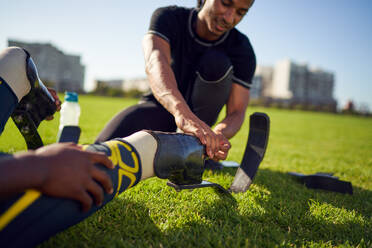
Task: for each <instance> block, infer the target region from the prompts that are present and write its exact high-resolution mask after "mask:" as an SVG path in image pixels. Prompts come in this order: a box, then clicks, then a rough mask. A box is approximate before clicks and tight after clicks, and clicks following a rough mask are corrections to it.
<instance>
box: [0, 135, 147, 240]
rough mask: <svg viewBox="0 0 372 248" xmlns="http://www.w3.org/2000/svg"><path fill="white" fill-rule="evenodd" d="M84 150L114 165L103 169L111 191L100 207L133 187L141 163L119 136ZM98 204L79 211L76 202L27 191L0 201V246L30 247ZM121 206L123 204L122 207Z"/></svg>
mask: <svg viewBox="0 0 372 248" xmlns="http://www.w3.org/2000/svg"><path fill="white" fill-rule="evenodd" d="M85 149H86V150H90V151H98V152H104V153H105V154H107V155H108V156H109V159H110V160H111V161H112V162H113V164H114V165H115V168H114V169H107V168H106V167H104V166H103V165H100V164H96V166H97V167H99V168H100V169H102V170H103V171H105V172H106V173H107V174H108V175H109V176H110V178H111V181H112V183H113V189H114V193H113V194H106V193H105V195H104V201H103V204H102V206H104V205H105V204H107V203H108V202H110V201H111V200H112V199H113V198H114V197H115V196H117V195H118V194H120V193H121V192H123V191H124V190H126V189H128V188H131V187H133V186H135V185H136V184H137V183H138V182H139V181H140V178H141V171H142V165H141V160H140V158H139V155H138V153H137V151H136V150H135V148H134V147H133V146H132V145H130V144H129V143H127V142H126V141H124V140H123V139H117V140H111V141H108V142H106V143H104V144H95V145H89V146H86V147H85ZM102 206H100V207H99V206H96V205H93V206H92V208H91V209H90V210H89V211H88V212H85V213H84V212H82V211H81V208H80V204H79V202H77V201H73V200H68V199H61V198H54V197H49V196H45V195H41V194H40V192H38V191H35V190H28V191H26V192H25V193H22V194H20V195H18V196H15V197H13V198H12V199H9V200H6V201H1V202H0V245H1V247H32V246H35V245H37V244H39V243H41V242H42V241H44V240H46V239H48V238H49V237H50V236H52V235H54V234H56V233H58V232H60V231H62V230H65V229H66V228H68V227H70V226H72V225H74V224H76V223H78V222H80V221H82V220H83V219H85V218H87V217H88V216H90V215H91V214H93V213H94V212H96V211H97V210H99V209H100V208H102ZM123 207H125V206H123Z"/></svg>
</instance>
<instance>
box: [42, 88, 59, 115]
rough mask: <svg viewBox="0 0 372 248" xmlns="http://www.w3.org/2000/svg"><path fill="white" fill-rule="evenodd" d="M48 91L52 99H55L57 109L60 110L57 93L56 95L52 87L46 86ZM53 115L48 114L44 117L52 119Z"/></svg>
mask: <svg viewBox="0 0 372 248" xmlns="http://www.w3.org/2000/svg"><path fill="white" fill-rule="evenodd" d="M48 91H49V93H50V94H51V95H52V96H53V98H54V100H55V103H56V106H57V111H60V110H61V101H60V100H59V97H58V95H57V92H56V91H55V90H54V89H52V88H48ZM53 118H54V117H53V115H52V116H48V117H46V118H45V119H46V120H47V121H50V120H53Z"/></svg>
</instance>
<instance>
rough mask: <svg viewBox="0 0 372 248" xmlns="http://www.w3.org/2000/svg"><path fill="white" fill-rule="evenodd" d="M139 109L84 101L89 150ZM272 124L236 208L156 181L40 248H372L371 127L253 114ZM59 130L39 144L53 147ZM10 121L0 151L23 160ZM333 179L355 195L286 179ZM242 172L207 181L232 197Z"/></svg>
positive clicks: (336, 119) (279, 113)
mask: <svg viewBox="0 0 372 248" xmlns="http://www.w3.org/2000/svg"><path fill="white" fill-rule="evenodd" d="M135 102H136V100H128V99H113V98H103V97H93V96H82V97H81V98H80V104H81V108H82V114H81V128H82V136H81V139H80V142H81V143H89V142H93V141H94V139H95V137H96V135H97V134H98V133H99V131H100V130H101V129H102V128H103V126H104V124H105V123H106V122H107V121H108V120H109V119H110V118H111V117H112V116H113V115H114V114H115V113H117V112H118V111H120V110H121V109H122V108H124V107H126V106H129V105H131V104H134V103H135ZM256 111H258V112H266V113H267V114H268V115H269V116H270V118H271V133H270V141H269V146H268V150H267V153H266V156H265V159H264V161H263V162H262V164H261V166H260V169H259V171H258V173H257V175H256V178H255V181H254V184H253V185H252V186H251V188H250V190H249V191H248V192H246V193H243V194H234V195H233V197H234V198H235V200H236V201H234V200H231V199H229V198H227V197H221V196H219V195H217V194H216V193H215V192H214V191H213V190H212V189H197V190H194V191H182V192H179V193H177V192H176V191H174V190H173V189H172V188H170V187H168V186H166V181H165V180H160V179H157V178H153V179H149V180H146V181H144V182H141V183H140V184H139V185H137V186H136V187H134V188H132V189H130V190H128V191H126V192H124V193H123V194H121V195H120V196H119V197H118V198H117V199H115V200H113V201H112V202H110V203H109V204H107V205H106V206H105V207H104V208H103V209H102V210H101V211H99V212H98V213H96V214H94V215H93V216H91V217H90V218H88V219H87V220H85V221H83V222H81V223H80V224H78V225H76V226H74V227H72V228H69V229H68V230H66V231H64V232H62V233H60V234H58V235H57V236H55V237H53V238H51V239H50V240H49V241H47V242H45V243H44V244H42V247H275V246H280V247H281V246H283V247H335V246H336V247H372V182H371V179H372V118H369V119H367V118H363V117H353V116H341V115H335V114H325V113H314V112H301V111H287V110H278V109H265V108H251V107H250V108H249V109H248V111H247V117H248V116H249V115H250V114H252V113H253V112H256ZM58 118H59V116H58V114H57V115H56V120H54V121H51V122H44V123H42V125H41V126H40V128H39V130H40V134H41V136H42V137H43V139H44V141H45V143H53V142H55V139H56V135H57V127H58V121H57V120H58ZM247 133H248V118H246V122H245V123H244V126H243V127H242V129H241V131H240V132H239V133H238V135H236V136H235V137H234V138H233V139H232V141H231V143H232V146H233V148H232V150H231V152H230V155H229V157H228V160H235V161H238V162H240V160H241V156H242V153H243V151H244V147H245V143H246V139H247ZM24 149H25V144H24V141H23V139H22V137H21V135H20V134H19V133H18V131H17V130H16V128H15V126H14V125H13V123H12V121H9V123H8V124H7V126H6V129H5V131H4V133H3V135H2V136H1V137H0V150H1V151H5V152H15V151H19V150H24ZM289 171H296V172H301V173H315V172H333V173H335V176H338V177H340V179H342V180H346V181H350V182H352V184H353V189H354V194H353V195H344V194H339V193H330V192H325V191H320V190H311V189H307V188H306V187H305V186H303V185H301V184H299V183H297V181H296V180H294V179H293V178H292V177H290V176H289V175H287V172H289ZM234 175H235V170H234V169H225V170H222V171H220V172H210V171H206V172H205V174H204V177H205V179H207V180H210V181H212V182H216V183H219V184H221V185H223V186H224V187H228V186H229V185H230V184H231V183H232V180H233V177H234Z"/></svg>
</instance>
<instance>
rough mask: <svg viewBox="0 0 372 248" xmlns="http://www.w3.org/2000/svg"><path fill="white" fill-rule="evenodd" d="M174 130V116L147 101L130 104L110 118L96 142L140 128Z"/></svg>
mask: <svg viewBox="0 0 372 248" xmlns="http://www.w3.org/2000/svg"><path fill="white" fill-rule="evenodd" d="M143 129H147V130H155V131H163V132H174V131H176V129H177V126H176V124H175V121H174V117H173V116H172V115H171V114H170V113H169V112H168V111H167V110H165V109H164V108H163V107H162V106H160V105H159V104H156V103H154V102H151V101H148V102H144V103H140V104H137V105H134V106H131V107H129V108H127V109H125V110H123V111H122V112H120V113H119V114H117V115H116V116H115V117H114V118H112V119H111V120H110V121H109V122H108V123H107V124H106V126H105V127H104V129H103V130H102V131H101V133H100V134H99V135H98V137H97V139H96V142H104V141H106V140H111V139H114V138H117V137H127V136H129V135H131V134H133V133H135V132H138V131H140V130H143Z"/></svg>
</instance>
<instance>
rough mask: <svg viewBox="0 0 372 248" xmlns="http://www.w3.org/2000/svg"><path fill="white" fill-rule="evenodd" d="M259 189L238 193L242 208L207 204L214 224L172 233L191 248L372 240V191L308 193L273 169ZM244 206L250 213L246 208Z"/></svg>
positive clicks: (260, 177) (261, 177)
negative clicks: (180, 233)
mask: <svg viewBox="0 0 372 248" xmlns="http://www.w3.org/2000/svg"><path fill="white" fill-rule="evenodd" d="M235 171H236V169H231V168H228V169H224V170H222V171H216V172H214V174H216V175H219V174H229V175H231V176H234V175H235ZM254 185H255V186H252V188H253V189H252V188H251V190H250V192H247V193H244V194H234V197H235V198H236V199H237V200H238V205H231V202H228V201H226V199H221V200H220V201H217V202H213V203H209V204H207V203H206V205H204V206H203V208H202V209H201V210H200V211H201V212H200V214H201V215H202V216H203V217H204V218H206V219H207V222H208V223H210V224H208V225H203V224H199V222H198V223H196V222H195V223H194V222H192V223H188V225H187V227H184V228H180V229H172V230H169V231H167V233H179V232H183V233H184V234H183V238H184V239H186V240H187V242H188V243H189V244H191V245H190V246H195V245H196V246H198V244H199V245H200V244H203V245H202V246H227V247H241V246H249V247H254V246H258V247H272V246H275V245H285V246H286V245H292V244H296V245H300V246H301V245H304V244H305V245H306V244H311V243H321V244H332V245H341V244H349V245H362V246H363V245H365V244H366V242H367V243H368V242H370V240H371V239H372V232H371V227H372V223H371V213H372V192H371V191H370V190H366V189H362V188H360V187H356V186H354V187H353V188H354V195H345V194H340V193H334V192H327V191H322V190H312V189H307V188H306V187H305V186H304V185H302V184H300V183H298V182H297V181H296V180H295V179H294V178H292V177H291V176H290V175H288V174H286V173H282V172H276V171H272V170H268V169H263V170H259V172H258V174H257V176H256V178H255V181H254ZM249 195H252V196H253V200H252V201H247V198H248V197H249V198H251V197H252V196H249ZM265 195H266V196H265ZM245 204H247V205H246V206H247V208H248V209H249V210H245V209H244V208H245ZM221 209H223V211H221ZM185 232H188V233H189V234H187V233H185ZM189 236H190V237H194V238H196V240H197V241H195V240H192V239H190V238H188V237H189ZM205 244H208V245H205ZM368 244H369V245H371V243H368ZM368 244H367V246H368ZM169 245H171V246H172V245H176V243H170V244H169Z"/></svg>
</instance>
